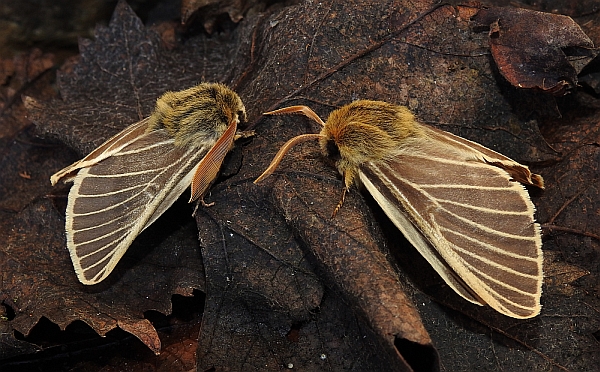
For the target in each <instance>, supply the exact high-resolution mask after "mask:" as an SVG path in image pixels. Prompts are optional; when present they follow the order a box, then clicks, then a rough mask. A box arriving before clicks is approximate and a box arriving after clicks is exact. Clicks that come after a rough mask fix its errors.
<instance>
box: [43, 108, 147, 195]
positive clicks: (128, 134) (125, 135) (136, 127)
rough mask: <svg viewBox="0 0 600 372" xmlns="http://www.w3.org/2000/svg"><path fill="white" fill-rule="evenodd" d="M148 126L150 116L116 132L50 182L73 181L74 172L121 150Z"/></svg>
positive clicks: (53, 183) (142, 133) (62, 170)
mask: <svg viewBox="0 0 600 372" xmlns="http://www.w3.org/2000/svg"><path fill="white" fill-rule="evenodd" d="M147 128H148V118H145V119H143V120H140V121H138V122H137V123H134V124H131V125H130V126H128V127H127V128H125V129H123V130H122V131H121V132H119V133H117V134H115V135H114V136H112V137H111V138H110V139H108V140H107V141H106V142H104V143H103V144H102V145H100V146H98V147H97V148H96V149H95V150H94V151H92V152H91V153H89V154H88V156H86V157H85V158H83V159H81V160H78V161H76V162H75V163H73V164H71V165H69V166H68V167H66V168H63V169H61V170H60V171H58V172H56V173H55V174H53V175H52V177H50V182H51V183H52V185H55V184H56V183H57V182H58V181H60V180H61V179H62V178H66V181H71V180H72V177H73V173H75V172H76V171H77V170H78V169H81V168H84V167H89V166H92V165H94V164H96V163H98V162H99V161H101V160H102V159H106V158H108V157H110V156H111V155H112V154H114V153H116V152H119V151H121V150H122V149H123V148H124V147H126V146H128V145H130V144H131V143H133V142H135V141H136V140H137V139H138V138H140V136H142V135H144V133H145V132H146V129H147Z"/></svg>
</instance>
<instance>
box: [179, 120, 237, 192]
mask: <svg viewBox="0 0 600 372" xmlns="http://www.w3.org/2000/svg"><path fill="white" fill-rule="evenodd" d="M236 131H237V121H236V120H232V121H231V122H230V123H229V126H227V129H226V130H225V132H223V135H221V137H220V138H219V139H218V140H217V142H215V144H214V146H213V147H212V148H211V149H210V150H209V151H208V153H207V154H206V155H205V156H204V158H202V160H201V161H200V164H198V167H197V168H196V171H195V172H194V177H193V178H192V192H191V196H190V203H191V202H193V201H194V200H196V199H198V198H200V197H203V196H204V193H206V190H208V187H209V186H210V184H211V182H212V181H214V179H215V178H216V177H217V174H218V173H219V169H220V168H221V164H222V163H223V159H225V155H227V153H228V152H229V149H231V145H233V140H234V138H235V132H236Z"/></svg>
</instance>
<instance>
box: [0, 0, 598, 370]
mask: <svg viewBox="0 0 600 372" xmlns="http://www.w3.org/2000/svg"><path fill="white" fill-rule="evenodd" d="M473 12H474V10H473V8H472V7H452V6H440V5H437V3H436V2H433V1H416V2H414V1H413V2H393V1H390V2H387V3H385V2H384V3H373V2H367V1H364V2H363V1H360V0H356V1H353V2H350V3H348V2H341V1H339V2H338V1H334V2H328V3H319V4H315V3H302V4H300V5H298V6H293V7H288V8H285V9H283V10H281V11H280V12H277V13H273V14H270V15H269V14H265V15H261V16H260V17H248V18H247V19H246V20H245V21H244V22H241V23H240V27H238V28H237V29H235V30H234V31H232V32H231V34H227V33H224V34H221V35H215V36H213V37H212V38H207V37H205V36H204V35H198V36H196V37H193V38H190V39H188V40H186V41H185V44H183V45H180V46H179V48H175V49H172V50H170V51H167V50H165V49H162V48H161V47H160V42H159V41H158V40H157V39H158V38H157V37H156V38H155V36H153V35H152V34H150V33H149V32H148V31H147V30H146V29H145V28H144V27H143V26H142V25H141V23H139V20H137V18H136V17H135V16H134V15H133V14H131V12H130V11H128V10H127V9H126V8H125V7H124V5H123V4H121V5H120V7H119V8H118V11H117V12H116V13H115V17H114V19H113V21H112V23H111V26H110V27H109V28H107V29H104V28H100V29H98V31H97V38H96V40H95V41H94V42H90V41H86V42H83V43H82V46H81V48H82V53H81V58H80V62H79V64H77V65H74V66H73V67H72V69H71V70H70V71H65V72H64V73H63V74H62V75H61V76H60V79H59V88H60V90H61V95H62V97H63V98H64V100H63V101H53V102H52V103H51V104H44V106H43V107H44V110H33V111H32V113H33V114H34V118H35V120H36V122H37V123H38V125H39V126H40V129H41V130H42V131H43V132H45V133H47V134H51V135H53V136H54V137H55V138H59V139H61V141H63V142H65V143H67V144H69V145H70V146H71V147H72V148H74V149H76V150H77V151H78V152H80V153H84V152H86V151H88V150H90V149H91V148H93V146H95V145H97V144H98V143H99V142H101V141H102V140H103V139H105V138H107V137H108V136H109V135H111V134H114V133H115V132H116V131H118V130H119V129H121V128H123V127H124V126H125V125H127V124H130V123H132V122H133V121H135V120H137V119H138V118H139V117H141V116H144V115H147V114H148V112H149V110H150V108H151V107H152V103H153V101H154V99H155V98H156V96H158V95H159V94H160V93H161V92H162V90H166V89H181V88H185V87H187V86H190V85H192V84H193V83H194V82H197V81H199V80H213V81H214V80H218V81H224V82H226V83H229V84H230V85H232V86H234V87H235V88H236V89H237V91H238V92H239V93H240V95H241V97H242V99H243V100H244V102H245V103H246V107H247V108H248V112H249V114H250V115H249V116H250V121H251V123H252V125H253V126H254V128H255V129H256V130H257V132H258V134H257V136H256V137H255V138H253V139H252V140H251V142H250V143H248V144H245V145H240V146H238V148H237V149H236V151H235V152H234V153H233V154H232V156H231V157H230V158H228V160H227V161H226V169H225V170H224V173H225V175H226V176H225V177H222V178H220V179H219V180H218V181H217V183H216V184H215V186H214V187H213V188H212V190H211V194H210V195H209V196H208V197H207V201H215V202H216V205H215V206H214V207H212V208H208V209H201V210H200V211H199V214H198V216H197V224H198V229H199V231H200V238H201V252H202V259H203V262H204V266H205V268H206V269H205V272H206V274H205V275H206V286H205V287H204V286H203V285H202V284H201V283H200V282H199V278H198V277H194V275H193V270H195V268H196V270H198V272H199V273H201V270H202V269H201V268H198V266H199V263H198V261H197V257H194V254H197V247H193V244H190V245H184V244H183V243H181V242H182V241H186V239H184V238H183V235H184V234H186V232H184V231H181V230H178V229H172V227H171V229H172V230H171V231H168V229H169V227H168V226H169V225H168V224H165V225H158V226H156V225H155V226H153V227H152V228H150V229H149V231H150V232H151V231H154V233H160V232H162V233H164V234H165V235H163V236H167V238H165V239H171V240H168V241H165V242H164V245H162V244H161V245H160V246H158V247H155V248H154V249H152V250H151V251H150V252H149V253H144V250H145V249H148V248H146V247H147V246H148V245H150V244H148V242H153V241H155V240H156V238H154V237H148V238H146V239H141V241H140V242H139V243H137V244H139V245H138V248H137V249H136V248H135V247H132V250H133V251H134V252H135V251H136V250H137V252H138V253H140V252H142V254H141V255H139V256H135V255H131V256H129V260H127V263H126V264H123V265H119V267H118V268H120V269H119V270H120V271H121V273H120V274H118V275H117V276H115V277H114V279H113V280H112V281H111V282H110V283H109V284H108V285H109V286H110V288H104V289H101V290H99V291H98V292H95V293H86V292H85V291H84V290H83V289H82V288H81V287H78V286H77V284H76V279H75V276H74V274H73V273H72V268H71V267H70V262H69V260H68V255H66V250H65V249H64V242H63V237H62V234H61V233H59V232H61V231H62V229H63V226H62V225H63V224H64V222H63V220H62V211H61V210H60V209H58V210H57V209H56V208H55V207H54V206H53V204H52V203H49V202H47V201H45V200H41V201H38V202H36V203H35V204H32V205H29V206H28V207H27V208H25V209H24V210H23V211H22V212H20V213H19V214H18V215H15V214H10V213H7V214H5V215H3V216H2V217H3V218H2V221H4V222H3V223H4V225H3V226H2V227H3V228H2V231H4V235H3V236H2V237H0V238H3V239H4V238H5V240H6V241H9V245H8V246H7V247H3V248H2V250H1V251H0V254H1V255H2V258H3V259H2V260H0V265H3V266H2V267H1V268H0V270H1V272H2V273H3V274H2V275H3V277H2V279H3V295H4V297H3V299H9V298H10V299H17V301H16V304H13V305H10V306H11V308H13V307H14V310H15V318H14V319H12V320H10V321H9V322H8V323H9V326H8V327H7V328H6V329H11V328H14V329H21V330H23V332H24V333H26V332H27V330H28V329H30V328H31V326H32V325H33V324H35V322H37V320H38V319H39V318H40V317H41V316H42V315H45V316H47V317H48V318H49V319H50V320H52V321H54V322H56V323H57V324H59V325H60V326H61V327H65V325H66V324H69V322H72V321H73V320H75V319H76V318H79V319H83V320H85V321H86V322H89V323H90V324H92V326H93V327H94V328H95V329H97V330H98V331H99V332H101V333H102V332H106V331H107V330H109V329H112V328H113V327H115V326H116V325H117V321H115V320H118V321H127V322H133V323H135V322H136V321H142V319H143V317H142V312H143V311H144V310H147V309H150V308H155V309H158V310H159V311H161V312H165V313H168V312H169V307H168V299H169V296H170V294H171V293H173V292H177V291H178V290H179V291H182V292H186V291H188V292H186V293H189V291H190V290H191V288H205V290H206V296H207V298H206V306H205V313H204V316H203V320H202V321H203V324H202V329H201V333H200V339H199V341H198V349H197V350H198V353H197V355H198V358H199V359H198V369H199V370H203V369H207V368H215V369H216V370H222V369H230V370H246V369H249V368H254V369H259V368H260V369H263V370H280V369H281V368H286V367H287V366H288V365H294V368H295V369H296V368H297V369H302V370H342V369H355V370H368V369H384V368H387V369H388V370H389V369H396V370H405V369H406V368H408V366H409V365H410V366H413V367H415V368H421V369H423V370H435V369H436V368H437V367H438V366H437V357H436V350H435V349H433V346H432V344H431V343H430V342H429V338H428V336H427V334H426V333H424V331H423V327H422V326H421V324H420V323H419V322H418V318H419V316H418V315H417V314H416V313H415V312H414V308H413V306H412V305H411V303H414V304H417V308H418V312H419V313H420V314H421V316H420V317H421V319H422V321H423V323H424V326H425V328H426V329H427V331H428V332H429V334H430V335H431V338H432V339H433V344H434V345H436V346H437V350H438V351H439V352H440V359H441V363H442V365H441V367H442V368H444V369H446V370H474V369H487V370H498V369H504V370H523V369H530V370H539V369H552V368H558V369H561V368H563V369H573V370H577V369H579V370H585V369H586V368H587V369H589V367H590V366H595V365H598V362H600V361H599V360H598V358H599V355H600V353H598V352H597V351H598V348H597V342H596V343H594V340H595V339H594V334H595V332H597V331H598V329H599V328H600V324H599V320H598V317H597V312H598V310H597V309H599V308H600V304H599V300H598V298H600V296H598V292H597V291H598V290H599V286H598V285H597V283H598V277H599V273H598V267H597V265H596V266H594V262H597V261H598V251H599V248H598V247H599V243H598V241H596V240H594V238H592V237H590V236H586V235H585V233H594V232H595V233H597V232H598V231H599V228H598V227H599V226H600V221H599V220H598V214H597V203H598V200H599V192H598V190H597V187H596V186H595V183H593V182H590V180H595V179H597V178H598V172H599V170H598V168H597V165H598V164H600V159H599V155H600V153H599V151H598V146H597V143H599V142H598V139H597V134H598V131H597V128H598V126H597V123H598V122H600V120H598V111H599V109H598V105H597V103H596V101H595V99H594V98H593V97H588V96H586V95H585V94H583V93H580V94H578V95H572V96H571V97H566V98H564V99H563V101H559V102H558V103H557V101H555V100H554V99H553V98H550V97H549V96H548V95H536V94H535V93H531V92H529V93H523V92H520V91H517V90H516V89H513V88H512V87H510V86H508V85H507V84H503V83H502V79H501V78H500V77H499V76H498V75H497V74H496V72H495V70H494V67H493V66H491V65H490V60H489V52H488V50H489V49H488V40H487V33H485V32H478V31H477V30H474V29H472V28H471V27H470V26H471V25H470V23H469V18H470V17H471V16H472V15H473ZM341 46H343V47H341ZM356 98H372V99H382V100H387V101H391V102H396V103H400V104H406V105H408V106H409V107H411V108H412V109H413V110H414V111H415V112H416V113H417V115H418V116H419V117H420V119H421V120H423V121H425V122H427V123H429V124H434V125H437V126H438V127H441V128H442V129H446V130H450V131H453V132H454V133H457V134H459V135H462V136H464V137H467V138H470V139H473V140H476V141H478V142H480V143H482V144H484V145H486V146H488V147H491V148H493V149H496V150H498V151H500V152H503V153H505V154H506V155H509V156H511V157H512V158H515V159H516V160H518V161H524V162H529V163H532V164H533V167H534V168H535V170H536V171H538V172H541V173H542V174H543V175H544V177H545V178H546V184H547V186H548V188H547V191H546V192H545V193H543V194H534V202H535V204H536V206H537V207H538V219H539V220H540V221H541V222H548V221H550V220H552V223H553V225H554V226H563V227H568V228H570V229H572V230H575V231H578V232H581V234H578V233H576V234H574V233H573V231H570V232H560V231H557V230H556V229H555V230H553V232H552V233H551V234H549V235H548V236H547V237H546V239H545V241H544V249H545V250H546V251H559V252H561V253H562V256H563V257H565V262H566V263H567V264H569V265H574V266H577V267H579V268H581V269H582V270H587V271H589V272H590V275H587V276H584V277H581V278H580V279H579V280H577V282H576V283H574V284H573V285H578V286H581V287H582V288H583V289H584V290H581V291H574V294H573V295H572V296H570V297H567V296H564V295H562V294H559V293H556V292H555V291H552V290H549V289H548V288H549V287H548V286H547V287H545V291H544V295H543V297H542V301H543V303H544V308H543V310H542V314H541V315H540V316H539V317H537V318H535V319H532V320H528V321H518V320H513V319H506V318H505V317H502V316H500V315H499V314H497V313H495V312H493V311H491V310H490V309H487V308H480V307H476V306H474V305H470V304H467V303H465V302H464V301H463V300H461V299H459V298H457V296H456V295H455V294H453V293H452V291H451V290H449V289H448V288H446V287H445V286H444V284H443V282H442V281H441V280H440V279H439V278H437V277H436V275H435V272H434V271H433V270H432V269H431V268H430V267H428V265H427V264H426V263H424V260H423V259H422V258H420V257H419V256H418V255H416V253H415V252H414V249H413V248H411V247H410V245H408V244H407V243H403V242H402V238H401V236H400V234H399V233H398V232H397V231H395V229H394V228H393V227H391V226H390V223H389V221H387V220H386V219H385V217H383V216H382V215H381V212H380V211H378V210H377V207H376V206H375V205H374V203H372V201H371V202H369V200H368V197H367V200H366V202H365V199H364V198H363V197H362V196H361V194H360V193H358V192H356V191H355V190H353V192H351V194H350V195H349V198H348V200H347V202H346V204H345V206H344V208H343V210H342V211H341V213H340V215H338V217H336V219H334V220H330V219H329V218H328V216H329V215H330V213H331V210H332V209H333V208H334V206H335V204H336V203H337V201H338V200H339V193H340V191H341V188H342V183H341V181H340V179H339V177H338V175H337V174H336V172H335V170H334V169H332V168H330V167H328V166H327V165H326V164H325V163H323V161H322V159H321V158H320V157H319V156H318V155H315V154H316V146H314V145H306V146H303V147H300V148H298V149H297V150H295V151H294V152H293V153H292V154H290V157H288V158H286V160H285V161H284V163H283V164H282V166H281V167H280V171H279V172H278V173H277V174H275V175H274V176H272V179H271V180H270V181H269V182H265V184H264V185H260V186H255V185H253V184H252V181H253V179H254V178H255V177H256V176H257V175H258V174H260V173H261V172H262V170H263V169H264V167H265V166H266V164H267V163H268V161H270V159H271V157H272V155H273V154H274V152H275V151H276V150H277V149H278V148H279V146H280V145H281V144H282V143H283V142H284V141H285V140H287V139H288V138H290V137H292V136H293V135H296V134H300V133H305V132H311V131H315V130H316V129H317V128H311V127H310V124H309V123H308V121H306V120H305V119H303V118H300V117H286V118H281V117H280V118H269V119H264V118H261V116H260V113H261V112H264V111H266V110H268V109H271V108H274V107H279V106H283V105H289V104H296V103H305V104H308V105H310V106H312V107H313V108H314V109H315V110H316V111H317V112H318V113H319V114H321V115H322V116H323V117H326V115H327V113H328V112H329V111H331V110H332V109H333V108H334V107H337V106H339V105H342V104H344V103H348V102H350V101H351V100H353V99H356ZM40 102H41V101H40ZM42 104H43V103H42ZM557 104H558V110H560V112H561V113H562V114H563V117H562V118H557ZM42 127H43V128H42ZM540 128H541V129H542V130H541V131H540ZM542 134H543V135H542ZM546 141H548V142H550V144H551V146H550V145H548V143H547V142H546ZM60 153H63V150H61V151H60ZM58 155H59V154H58V151H57V154H56V156H57V157H56V158H55V159H58ZM73 160H74V159H73ZM54 161H56V162H57V163H60V161H59V160H54ZM62 162H63V163H64V164H63V165H67V164H66V163H67V161H64V160H63V161H62ZM58 168H60V166H58V167H56V168H55V169H58ZM46 187H48V190H49V186H46ZM584 189H585V191H584V192H583V193H581V190H584ZM574 196H578V198H580V199H577V202H572V203H567V201H569V200H571V199H572V198H573V197H574ZM563 206H564V208H563ZM176 211H177V213H176V214H180V215H183V216H185V215H188V213H191V210H190V209H188V208H186V207H185V206H183V207H181V209H179V210H176ZM559 211H560V213H558V214H557V212H559ZM171 216H173V215H171ZM171 218H172V217H171ZM159 223H160V222H159ZM164 230H167V231H164ZM382 230H383V232H382ZM186 231H187V232H189V230H186ZM173 234H174V235H177V234H180V236H179V237H177V238H175V237H171V236H172V235H173ZM190 236H192V239H195V233H193V232H191V233H190ZM39 241H44V242H45V244H44V245H43V246H41V247H40V246H39V244H37V243H39ZM173 246H175V247H177V249H176V252H175V253H173V252H172V247H173ZM165 262H169V264H168V265H164V263H165ZM180 266H182V267H183V268H182V267H180ZM396 266H398V267H399V269H396ZM141 267H146V268H147V270H140V268H141ZM157 268H160V269H164V270H163V271H162V273H161V278H162V279H160V280H158V279H155V278H154V275H155V274H156V270H157ZM368 273H370V274H372V275H370V276H369V275H367V274H368ZM404 273H406V274H404ZM198 276H202V277H203V275H202V274H198ZM406 277H408V278H409V279H407V278H406ZM146 278H154V279H152V280H147V279H146ZM165 282H166V283H167V285H165V284H164V283H165ZM411 282H414V283H416V287H417V288H420V289H422V290H424V291H425V293H427V294H428V296H426V295H424V294H423V293H422V292H420V291H417V290H415V289H414V287H413V285H412V284H411ZM548 284H551V283H548ZM129 287H131V288H129ZM403 289H404V290H405V293H406V294H404V293H403V292H402V290H403ZM50 294H51V295H52V296H53V297H52V298H62V299H64V301H66V302H65V303H64V304H62V303H61V304H58V305H57V304H56V303H51V305H52V306H53V307H52V308H49V307H45V303H46V302H48V301H44V300H45V299H46V297H45V296H47V295H50ZM148 295H150V296H152V297H151V299H150V300H148V301H144V297H145V296H148ZM432 298H433V299H434V300H435V301H437V302H441V303H443V304H444V306H440V305H438V304H436V302H433V301H432ZM407 299H410V301H407ZM74 300H76V301H77V302H73V301H74ZM49 304H50V303H49ZM56 308H60V309H63V310H62V313H59V312H57V311H56V310H55V309H56ZM450 309H454V310H450ZM94 310H95V312H94ZM107 314H109V316H107ZM406 314H410V315H408V316H406V317H404V316H405V315H406ZM575 319H576V320H577V321H575ZM565 332H569V336H568V337H565ZM159 335H160V333H159ZM161 337H162V336H161ZM565 350H568V353H565V352H564V351H565ZM407 363H408V364H407Z"/></svg>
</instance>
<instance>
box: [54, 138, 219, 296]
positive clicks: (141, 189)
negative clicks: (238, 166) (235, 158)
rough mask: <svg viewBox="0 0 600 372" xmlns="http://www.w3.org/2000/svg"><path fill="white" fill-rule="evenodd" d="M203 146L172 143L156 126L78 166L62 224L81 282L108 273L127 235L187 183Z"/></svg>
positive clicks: (141, 226) (156, 213)
mask: <svg viewBox="0 0 600 372" xmlns="http://www.w3.org/2000/svg"><path fill="white" fill-rule="evenodd" d="M108 147H110V145H109V146H108ZM207 151H208V146H204V147H201V148H197V147H196V148H194V147H183V148H182V147H176V146H174V141H173V139H172V138H171V137H169V136H168V134H167V133H166V131H165V130H156V131H153V132H150V133H144V132H143V133H141V134H139V135H138V137H136V138H135V139H133V140H131V141H129V144H127V145H126V146H124V147H121V148H119V149H118V150H116V151H110V156H109V157H105V158H103V159H102V160H101V161H95V162H94V163H93V164H92V166H89V167H83V168H82V169H80V170H79V173H78V174H77V175H76V176H75V177H74V185H73V187H72V188H71V191H70V193H69V201H68V205H67V218H66V230H67V247H68V249H69V252H70V254H71V258H72V260H73V265H74V267H75V272H76V273H77V276H78V277H79V280H80V281H81V282H82V283H84V284H96V283H98V282H100V281H102V280H103V279H104V278H106V277H107V276H108V275H109V274H110V272H111V271H112V270H113V269H114V267H115V266H116V264H117V262H118V261H119V259H120V258H121V257H122V256H123V254H124V253H125V251H126V250H127V248H128V247H129V246H130V245H131V243H132V242H133V240H134V239H135V238H136V237H137V236H138V235H139V234H140V233H141V232H142V231H143V230H144V229H145V228H146V227H147V226H149V225H150V224H151V223H152V222H154V220H156V219H157V218H158V217H159V216H160V215H161V214H162V213H163V212H164V211H165V210H166V209H167V208H169V207H170V206H171V205H172V204H173V202H174V201H175V200H176V199H177V198H178V197H179V196H180V195H181V193H182V192H183V191H184V190H185V189H186V188H187V187H188V186H189V185H190V183H191V179H192V176H193V173H194V170H195V168H196V167H197V164H198V163H199V161H200V159H201V158H202V157H203V156H204V155H205V154H206V152H207Z"/></svg>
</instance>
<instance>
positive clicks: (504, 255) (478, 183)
mask: <svg viewBox="0 0 600 372" xmlns="http://www.w3.org/2000/svg"><path fill="white" fill-rule="evenodd" d="M440 132H441V131H440ZM444 133H445V132H441V134H440V133H439V132H436V133H435V134H436V136H432V137H431V139H430V142H431V143H428V144H427V145H426V146H420V145H418V146H408V147H407V148H406V149H403V150H402V151H399V153H398V154H397V155H396V156H394V157H393V158H392V159H390V160H389V161H387V162H379V163H376V164H375V163H367V164H366V165H365V166H363V167H361V173H360V179H361V181H362V183H363V184H364V185H365V187H366V188H367V190H368V191H369V192H370V193H371V194H372V195H373V197H374V198H375V200H376V201H377V202H378V204H379V205H380V206H381V207H382V209H383V210H384V211H385V213H386V214H387V215H388V216H389V217H390V219H392V221H393V222H394V224H395V225H396V226H397V227H398V228H399V229H400V230H401V231H402V232H403V233H404V234H405V236H406V237H407V239H408V240H409V241H410V242H411V244H413V245H414V246H415V247H416V248H417V249H418V250H419V252H420V253H421V254H422V255H423V256H424V257H425V258H426V259H427V261H428V262H429V263H430V264H431V265H432V266H433V268H434V269H435V270H436V271H437V272H438V273H439V274H440V276H442V278H443V279H444V280H445V281H446V282H447V283H448V285H450V286H451V287H452V288H453V289H454V290H455V291H456V292H457V293H458V294H460V295H461V296H463V297H464V298H465V299H467V300H469V301H471V302H474V303H479V304H488V305H490V306H491V307H492V308H494V309H496V310H497V311H499V312H501V313H503V314H505V315H508V316H511V317H514V318H530V317H533V316H535V315H537V314H539V311H540V308H541V306H540V302H539V301H540V296H541V284H542V252H541V245H542V243H541V235H540V227H539V225H538V224H537V223H535V221H534V217H533V214H534V206H533V203H532V202H531V200H530V198H529V195H528V193H527V191H526V190H525V188H524V187H523V185H521V184H520V183H518V182H516V181H515V180H514V177H513V175H512V174H511V173H509V172H508V171H507V170H506V169H505V168H504V167H499V166H496V165H492V164H493V162H492V161H490V160H492V159H491V158H492V156H495V155H494V154H497V153H495V152H493V151H492V150H489V149H486V150H488V151H490V153H488V154H485V153H483V152H480V151H479V150H478V148H477V147H469V146H468V145H469V142H470V141H467V140H464V141H460V142H461V143H462V144H463V145H465V146H466V147H460V146H458V147H457V146H456V143H455V141H456V139H455V137H456V136H449V137H448V139H446V138H445V137H444V136H443V134H444ZM456 138H460V137H456ZM478 146H481V145H478ZM481 147H482V146H481ZM498 155H499V156H500V158H498V157H496V156H495V158H494V159H493V160H494V161H496V162H499V161H503V162H504V164H506V165H509V166H510V168H509V169H517V168H518V167H517V166H520V167H521V168H524V169H521V170H519V172H521V173H523V174H526V173H527V172H529V170H528V169H527V167H524V166H521V165H520V164H518V163H516V162H514V161H512V160H511V159H509V158H506V157H504V156H502V155H500V154H498ZM525 170H526V171H525ZM538 177H539V176H538ZM540 179H541V177H540Z"/></svg>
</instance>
